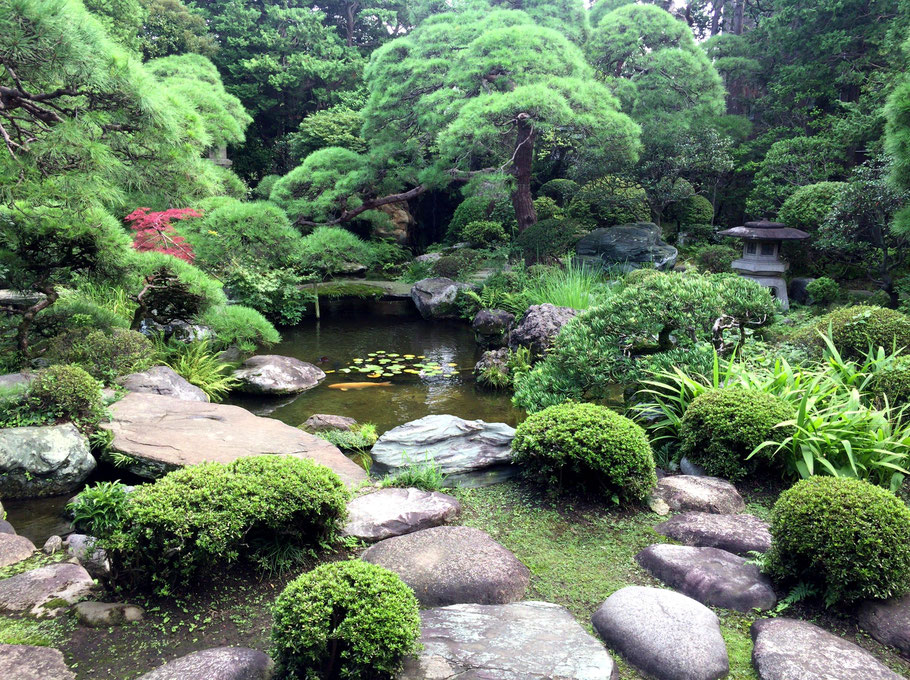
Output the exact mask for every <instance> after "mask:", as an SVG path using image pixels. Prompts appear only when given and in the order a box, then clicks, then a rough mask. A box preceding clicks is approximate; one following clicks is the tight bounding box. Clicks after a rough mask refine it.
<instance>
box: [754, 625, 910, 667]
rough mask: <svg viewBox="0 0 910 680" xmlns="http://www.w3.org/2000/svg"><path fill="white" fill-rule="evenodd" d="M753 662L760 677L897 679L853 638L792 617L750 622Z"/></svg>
mask: <svg viewBox="0 0 910 680" xmlns="http://www.w3.org/2000/svg"><path fill="white" fill-rule="evenodd" d="M752 643H753V646H752V665H753V666H754V667H755V670H756V672H757V673H758V677H759V678H761V680H899V678H900V677H901V676H900V675H898V674H897V673H895V672H894V671H892V670H890V669H889V668H888V667H887V666H885V665H884V664H882V663H881V662H880V661H879V660H878V659H876V658H875V657H874V656H872V655H871V654H870V653H869V652H867V651H866V650H864V649H862V648H860V647H858V646H857V645H855V644H853V643H852V642H848V641H847V640H844V639H843V638H840V637H838V636H836V635H832V634H831V633H829V632H827V631H825V630H822V629H821V628H819V627H818V626H816V625H813V624H811V623H808V622H806V621H797V620H795V619H784V618H779V619H760V620H758V621H756V622H755V623H753V624H752Z"/></svg>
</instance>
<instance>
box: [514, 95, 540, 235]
mask: <svg viewBox="0 0 910 680" xmlns="http://www.w3.org/2000/svg"><path fill="white" fill-rule="evenodd" d="M529 118H530V117H529V116H528V114H526V113H522V114H520V115H519V116H518V125H517V132H518V134H517V136H516V138H515V152H514V161H513V171H512V172H513V174H514V175H515V190H514V191H513V192H512V207H513V208H515V219H516V220H517V221H518V231H519V233H521V232H523V231H524V230H525V229H527V228H528V227H530V226H531V225H532V224H536V222H537V213H536V211H535V210H534V197H533V196H532V195H531V165H532V164H533V162H534V137H535V133H534V126H533V125H531V123H530V122H529Z"/></svg>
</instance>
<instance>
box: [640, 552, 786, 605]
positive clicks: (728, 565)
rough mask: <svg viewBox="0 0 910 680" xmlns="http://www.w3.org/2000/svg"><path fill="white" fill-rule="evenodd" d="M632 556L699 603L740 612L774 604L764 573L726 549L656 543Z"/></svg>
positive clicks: (772, 590)
mask: <svg viewBox="0 0 910 680" xmlns="http://www.w3.org/2000/svg"><path fill="white" fill-rule="evenodd" d="M635 559H636V560H637V561H638V563H639V564H640V565H641V566H642V567H644V568H645V569H647V570H648V571H649V572H650V573H651V574H652V575H653V576H654V577H655V578H658V579H660V580H661V581H663V582H664V583H666V584H667V585H668V586H670V587H671V588H674V589H676V590H678V591H680V592H681V593H684V594H686V595H688V596H689V597H691V598H693V599H695V600H698V601H699V602H701V603H702V604H706V605H709V606H712V607H723V608H724V609H735V610H736V611H740V612H750V611H752V610H753V609H771V607H773V606H774V605H775V604H777V596H776V595H775V594H774V588H772V587H771V581H770V580H768V577H766V576H764V575H762V573H761V571H759V569H758V567H757V566H756V565H754V564H748V563H747V562H746V560H745V559H744V558H742V557H739V556H737V555H734V554H733V553H729V552H727V551H726V550H719V549H717V548H694V547H692V546H688V545H669V544H659V545H652V546H649V547H647V548H645V549H644V550H642V551H641V552H640V553H638V555H636V556H635Z"/></svg>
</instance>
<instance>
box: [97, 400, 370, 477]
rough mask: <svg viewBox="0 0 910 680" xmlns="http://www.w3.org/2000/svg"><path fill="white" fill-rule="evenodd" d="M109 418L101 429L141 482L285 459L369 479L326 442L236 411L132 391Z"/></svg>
mask: <svg viewBox="0 0 910 680" xmlns="http://www.w3.org/2000/svg"><path fill="white" fill-rule="evenodd" d="M111 414H112V420H111V422H110V423H103V424H102V425H101V426H102V427H103V428H105V429H108V430H110V431H111V432H113V433H114V439H113V442H112V444H111V448H112V449H113V450H114V451H117V452H119V453H123V454H126V455H127V456H130V457H131V458H134V459H135V461H134V462H133V463H131V464H130V465H129V466H128V469H129V470H130V471H131V472H134V473H135V474H138V475H140V476H143V477H150V478H154V477H157V476H160V475H161V474H163V473H164V472H167V471H169V470H172V469H174V468H177V467H181V466H183V465H192V464H195V463H202V462H204V461H215V462H219V463H229V462H231V461H233V460H237V459H238V458H242V457H244V456H257V455H262V454H284V455H291V456H297V457H300V458H307V459H309V460H312V461H313V462H315V463H319V464H321V465H325V466H326V467H329V468H331V469H332V470H334V471H335V472H336V473H337V474H338V476H339V477H341V479H342V480H343V481H344V482H345V483H347V484H348V485H350V486H356V485H358V484H360V483H361V482H364V481H366V480H367V475H366V473H365V472H364V470H363V468H361V467H360V466H359V465H357V464H356V463H354V462H353V461H352V460H350V459H349V458H347V457H346V456H345V455H344V454H343V453H341V451H339V450H338V449H337V448H335V447H334V446H332V445H331V444H329V443H328V442H327V441H325V440H324V439H320V438H319V437H316V436H314V435H311V434H308V433H306V432H304V431H303V430H300V429H298V428H296V427H291V426H290V425H285V424H284V423H282V422H281V421H278V420H274V419H272V418H261V417H259V416H254V415H253V414H252V413H250V412H249V411H247V410H246V409H242V408H240V407H239V406H228V405H225V404H209V403H203V402H195V401H181V400H179V399H173V398H171V397H163V396H160V395H157V394H140V393H136V392H132V393H130V394H127V395H126V396H125V397H124V398H123V399H121V400H120V401H118V402H117V403H115V404H113V405H112V406H111Z"/></svg>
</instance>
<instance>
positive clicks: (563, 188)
mask: <svg viewBox="0 0 910 680" xmlns="http://www.w3.org/2000/svg"><path fill="white" fill-rule="evenodd" d="M578 189H579V187H578V182H576V181H574V180H571V179H551V180H550V181H549V182H545V183H544V184H543V185H541V187H540V190H539V191H538V192H537V193H538V194H540V195H541V196H546V197H547V198H552V199H553V200H554V201H556V203H557V205H559V207H560V208H565V207H566V206H567V205H569V203H570V202H571V201H572V199H573V198H574V197H575V194H577V193H578Z"/></svg>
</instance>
